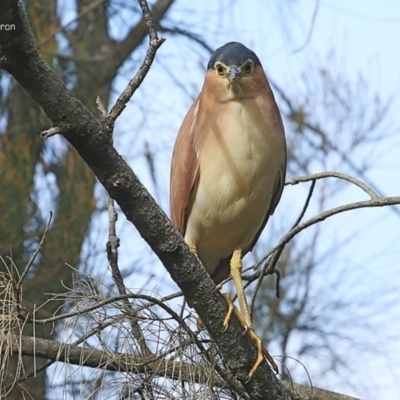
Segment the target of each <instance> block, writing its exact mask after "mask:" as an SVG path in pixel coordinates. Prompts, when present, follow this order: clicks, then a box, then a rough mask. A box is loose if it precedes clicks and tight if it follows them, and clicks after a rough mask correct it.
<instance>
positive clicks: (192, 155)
mask: <svg viewBox="0 0 400 400" xmlns="http://www.w3.org/2000/svg"><path fill="white" fill-rule="evenodd" d="M199 99H200V96H199V97H198V98H197V100H196V101H195V102H194V103H193V105H192V107H191V108H190V109H189V111H188V113H187V115H186V117H185V119H184V120H183V122H182V126H181V128H180V129H179V132H178V136H177V138H176V142H175V146H174V151H173V153H172V162H171V183H170V210H171V221H172V223H173V224H174V225H175V227H176V228H177V229H178V230H179V232H180V233H181V234H184V233H185V230H186V222H187V212H186V210H187V208H188V206H189V202H190V197H191V195H192V193H193V188H194V186H195V181H196V177H197V175H198V170H199V160H198V157H197V154H196V150H195V143H194V131H195V129H196V123H197V112H198V109H199V101H200V100H199Z"/></svg>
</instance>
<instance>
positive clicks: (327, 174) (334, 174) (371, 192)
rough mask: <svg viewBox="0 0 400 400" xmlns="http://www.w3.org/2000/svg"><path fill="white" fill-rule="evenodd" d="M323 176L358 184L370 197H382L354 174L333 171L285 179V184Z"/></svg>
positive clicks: (314, 179)
mask: <svg viewBox="0 0 400 400" xmlns="http://www.w3.org/2000/svg"><path fill="white" fill-rule="evenodd" d="M324 178H337V179H343V180H345V181H347V182H350V183H353V184H354V185H355V186H358V187H359V188H360V189H361V190H363V191H364V192H365V193H367V194H368V195H369V196H370V197H371V199H378V198H382V197H380V196H379V195H378V194H377V193H376V191H375V190H374V189H372V188H371V187H370V186H368V185H367V184H366V183H364V182H362V181H360V180H359V179H357V178H355V177H354V176H351V175H348V174H344V173H342V172H335V171H326V172H318V173H316V174H311V175H305V176H300V177H298V178H293V179H291V180H289V181H287V182H286V183H285V185H297V184H298V183H300V182H309V181H317V180H319V179H324Z"/></svg>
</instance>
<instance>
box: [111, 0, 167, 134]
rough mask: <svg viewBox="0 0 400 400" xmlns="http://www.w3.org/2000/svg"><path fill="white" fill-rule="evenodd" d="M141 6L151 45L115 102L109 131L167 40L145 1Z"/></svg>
mask: <svg viewBox="0 0 400 400" xmlns="http://www.w3.org/2000/svg"><path fill="white" fill-rule="evenodd" d="M138 1H139V4H140V8H141V9H142V13H143V17H144V20H145V22H146V25H147V29H148V31H149V36H150V43H149V47H148V49H147V52H146V56H145V58H144V60H143V62H142V64H141V65H140V67H139V70H138V71H137V73H136V75H135V76H134V77H133V78H132V79H131V80H130V82H129V84H128V86H127V87H126V88H125V90H124V91H123V92H122V93H121V95H120V96H119V97H118V99H117V101H116V102H115V105H114V107H113V108H112V109H111V111H110V115H109V116H108V117H107V119H106V121H105V123H106V126H107V127H108V128H109V129H111V130H112V129H113V128H114V124H115V121H116V119H117V118H118V117H119V116H120V115H121V113H122V111H123V110H124V109H125V107H126V104H127V103H128V101H129V100H130V99H131V98H132V96H133V94H134V93H135V92H136V90H137V89H138V88H139V86H140V85H141V83H142V82H143V80H144V78H145V77H146V75H147V73H148V72H149V70H150V67H151V65H152V64H153V61H154V58H155V56H156V53H157V50H158V49H159V48H160V46H161V45H162V44H163V43H164V41H165V39H162V38H161V39H160V38H159V37H158V35H157V31H156V27H155V23H154V20H153V17H152V15H151V11H150V8H149V6H148V4H147V1H145V0H138Z"/></svg>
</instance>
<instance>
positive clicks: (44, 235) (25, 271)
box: [16, 211, 53, 291]
mask: <svg viewBox="0 0 400 400" xmlns="http://www.w3.org/2000/svg"><path fill="white" fill-rule="evenodd" d="M52 218H53V212H52V211H50V216H49V220H48V221H47V224H46V228H45V230H44V232H43V235H42V238H41V239H40V243H39V245H38V246H37V248H36V250H35V251H34V252H33V254H32V256H31V258H30V259H29V261H28V263H27V264H26V266H25V268H24V270H23V271H22V273H21V276H20V277H19V280H18V283H17V286H16V289H17V290H18V291H19V290H20V289H21V285H22V282H23V281H24V279H25V277H26V274H27V273H28V271H29V269H30V268H31V266H32V264H33V263H34V262H35V259H36V257H37V255H38V254H39V251H40V250H41V248H42V247H43V245H44V242H45V240H46V234H47V232H48V231H49V229H50V224H51V220H52Z"/></svg>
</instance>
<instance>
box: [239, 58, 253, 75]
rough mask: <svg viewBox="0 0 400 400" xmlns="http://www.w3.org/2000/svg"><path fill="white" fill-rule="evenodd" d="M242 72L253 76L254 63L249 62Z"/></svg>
mask: <svg viewBox="0 0 400 400" xmlns="http://www.w3.org/2000/svg"><path fill="white" fill-rule="evenodd" d="M242 70H243V72H244V73H245V74H251V73H252V72H253V63H251V62H250V61H249V62H247V63H246V64H244V65H243V67H242Z"/></svg>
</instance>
